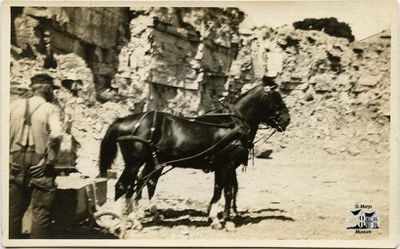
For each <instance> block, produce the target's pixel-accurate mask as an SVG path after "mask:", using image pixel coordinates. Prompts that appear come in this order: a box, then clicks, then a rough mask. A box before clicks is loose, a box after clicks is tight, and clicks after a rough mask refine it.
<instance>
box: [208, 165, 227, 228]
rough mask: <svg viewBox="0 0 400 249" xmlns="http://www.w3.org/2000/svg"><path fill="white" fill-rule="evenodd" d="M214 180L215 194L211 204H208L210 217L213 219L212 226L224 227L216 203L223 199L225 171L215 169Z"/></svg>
mask: <svg viewBox="0 0 400 249" xmlns="http://www.w3.org/2000/svg"><path fill="white" fill-rule="evenodd" d="M214 175H215V180H214V194H213V196H212V198H211V201H210V204H209V205H208V209H207V212H208V217H209V219H210V220H211V227H212V228H213V229H222V224H221V222H220V221H219V219H218V210H217V208H216V207H215V204H216V203H217V202H218V201H219V199H221V194H222V189H223V177H224V176H223V173H222V172H221V171H215V174H214Z"/></svg>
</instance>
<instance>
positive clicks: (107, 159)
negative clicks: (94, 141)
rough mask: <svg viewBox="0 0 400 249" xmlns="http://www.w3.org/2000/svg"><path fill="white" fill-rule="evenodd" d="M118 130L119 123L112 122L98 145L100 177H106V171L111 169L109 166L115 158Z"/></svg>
mask: <svg viewBox="0 0 400 249" xmlns="http://www.w3.org/2000/svg"><path fill="white" fill-rule="evenodd" d="M118 128H119V122H118V121H116V122H114V123H113V124H112V125H111V126H110V127H109V128H108V130H107V132H106V135H105V136H104V138H103V140H101V145H100V163H99V170H100V177H107V170H108V169H110V168H111V164H112V163H113V162H114V159H115V157H116V156H117V151H118V146H117V138H118Z"/></svg>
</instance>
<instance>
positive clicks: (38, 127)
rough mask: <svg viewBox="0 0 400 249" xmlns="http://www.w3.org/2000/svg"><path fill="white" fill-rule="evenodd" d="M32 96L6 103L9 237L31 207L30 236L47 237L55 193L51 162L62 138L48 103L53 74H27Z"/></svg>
mask: <svg viewBox="0 0 400 249" xmlns="http://www.w3.org/2000/svg"><path fill="white" fill-rule="evenodd" d="M31 87H32V91H33V97H31V98H29V99H19V100H15V101H13V102H12V103H11V106H10V192H9V194H10V196H9V198H10V199H9V204H10V210H9V237H10V239H19V238H21V235H22V234H21V230H22V218H23V216H24V214H25V212H26V210H27V209H28V207H29V205H31V207H32V229H31V239H46V238H50V237H51V236H50V232H51V228H50V225H51V223H52V216H51V209H52V202H53V199H54V195H55V190H56V184H55V177H56V173H55V169H54V164H55V162H56V160H57V154H58V151H59V149H60V144H61V139H62V122H61V119H60V110H59V108H58V107H57V106H55V105H54V104H52V102H53V100H54V90H55V89H56V88H58V87H57V86H55V85H54V82H53V78H52V77H50V76H49V75H47V74H37V75H35V76H33V77H32V78H31Z"/></svg>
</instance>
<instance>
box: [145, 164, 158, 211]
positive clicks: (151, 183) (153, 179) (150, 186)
mask: <svg viewBox="0 0 400 249" xmlns="http://www.w3.org/2000/svg"><path fill="white" fill-rule="evenodd" d="M146 166H148V167H149V168H151V169H152V171H151V172H150V173H151V176H150V178H149V180H148V181H147V183H146V185H147V192H148V194H149V210H150V212H151V213H152V215H153V217H154V219H160V218H161V217H160V214H159V212H158V209H157V206H156V204H155V201H154V199H153V197H154V193H155V191H156V187H157V183H158V179H159V178H160V176H161V173H162V168H161V166H160V165H155V164H154V161H152V160H151V161H148V162H147V163H146Z"/></svg>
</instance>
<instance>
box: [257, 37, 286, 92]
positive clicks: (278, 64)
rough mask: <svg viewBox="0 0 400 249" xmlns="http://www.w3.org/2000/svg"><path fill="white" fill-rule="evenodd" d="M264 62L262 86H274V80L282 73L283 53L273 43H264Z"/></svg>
mask: <svg viewBox="0 0 400 249" xmlns="http://www.w3.org/2000/svg"><path fill="white" fill-rule="evenodd" d="M262 57H263V58H262V59H263V62H264V65H265V66H264V76H263V84H264V85H274V84H276V82H275V79H276V78H277V77H278V75H279V74H280V73H281V72H282V69H283V59H284V58H283V57H284V52H283V51H282V49H281V48H280V47H279V46H278V44H277V43H276V42H275V41H268V42H266V44H265V46H264V50H263V54H262Z"/></svg>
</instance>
